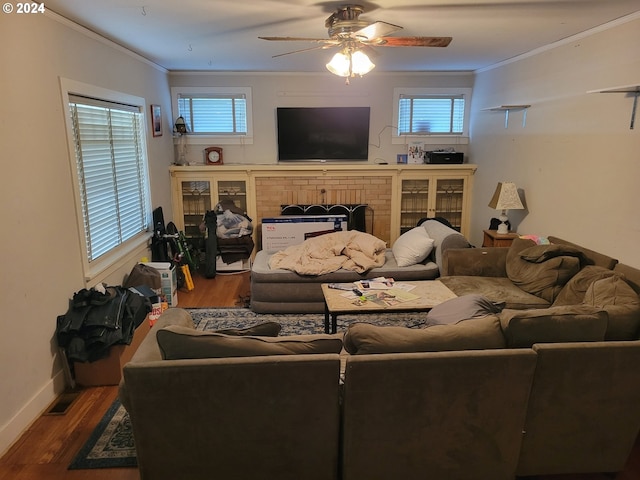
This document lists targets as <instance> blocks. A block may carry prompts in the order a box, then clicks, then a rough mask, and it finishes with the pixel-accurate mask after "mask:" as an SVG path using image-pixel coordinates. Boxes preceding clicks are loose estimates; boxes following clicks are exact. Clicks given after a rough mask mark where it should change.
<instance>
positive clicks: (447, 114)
mask: <svg viewBox="0 0 640 480" xmlns="http://www.w3.org/2000/svg"><path fill="white" fill-rule="evenodd" d="M470 105H471V88H466V87H451V88H448V87H447V88H444V87H437V88H436V87H424V88H394V89H393V130H392V134H391V143H393V144H406V143H408V142H409V141H412V139H413V140H416V141H417V140H419V141H421V142H423V143H425V144H431V145H447V144H449V145H460V144H468V143H469V107H470Z"/></svg>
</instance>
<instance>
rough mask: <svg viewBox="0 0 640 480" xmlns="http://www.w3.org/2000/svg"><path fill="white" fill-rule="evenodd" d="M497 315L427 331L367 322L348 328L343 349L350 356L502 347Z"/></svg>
mask: <svg viewBox="0 0 640 480" xmlns="http://www.w3.org/2000/svg"><path fill="white" fill-rule="evenodd" d="M504 347H505V340H504V336H503V335H502V331H501V329H500V321H499V319H498V317H497V316H495V315H490V316H487V317H483V318H476V319H472V320H465V321H462V322H458V323H456V324H454V325H434V326H431V327H427V328H406V327H380V326H377V325H370V324H368V323H354V324H351V325H349V328H348V329H347V332H346V333H345V335H344V348H345V349H346V350H347V352H349V353H351V354H370V353H409V352H438V351H449V350H484V349H488V348H504Z"/></svg>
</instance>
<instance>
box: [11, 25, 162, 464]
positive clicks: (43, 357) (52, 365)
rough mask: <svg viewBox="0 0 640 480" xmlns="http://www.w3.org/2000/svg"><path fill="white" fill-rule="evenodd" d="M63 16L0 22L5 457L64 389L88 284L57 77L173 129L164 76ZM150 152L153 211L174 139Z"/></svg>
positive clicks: (118, 278) (152, 142) (115, 278)
mask: <svg viewBox="0 0 640 480" xmlns="http://www.w3.org/2000/svg"><path fill="white" fill-rule="evenodd" d="M56 18H57V17H54V16H52V15H50V14H44V15H42V14H38V15H0V37H1V38H0V40H1V41H0V59H2V65H1V67H0V69H1V71H0V92H2V101H1V102H0V145H2V153H1V154H0V155H1V157H2V188H1V189H0V201H1V203H0V204H1V205H2V210H1V211H2V223H1V224H2V227H3V232H2V251H3V255H4V261H3V262H2V263H3V268H2V270H3V272H2V275H1V278H2V280H1V282H2V290H1V291H2V296H3V309H2V310H3V312H2V315H1V316H0V332H2V334H1V335H0V392H2V401H1V404H2V407H1V408H0V453H1V452H4V451H5V450H6V448H7V447H8V446H9V445H10V444H11V442H13V441H14V440H15V439H16V438H17V437H18V435H19V434H20V433H21V431H22V430H23V429H24V428H25V427H27V426H28V425H29V423H30V422H31V421H33V419H35V418H36V417H37V415H38V414H39V413H40V412H41V411H42V410H43V409H45V408H46V407H47V406H48V405H49V404H50V403H51V402H52V401H53V400H54V399H55V396H56V393H59V391H60V389H62V388H64V382H63V376H62V374H61V363H60V361H59V359H58V355H57V347H56V343H55V339H54V332H55V326H56V317H57V315H62V314H64V313H65V311H66V309H67V302H68V298H70V296H71V295H73V293H74V292H76V291H78V290H80V289H82V288H83V287H84V279H83V274H82V268H81V257H80V248H79V240H78V227H77V224H76V214H75V204H74V198H73V188H72V178H71V173H70V164H69V154H68V148H67V140H66V139H67V137H66V130H65V123H64V116H63V115H64V112H63V108H64V106H63V104H62V98H61V93H60V81H59V77H66V78H69V79H72V80H76V81H80V82H84V83H89V84H92V85H96V86H99V87H104V88H107V89H111V90H115V91H120V92H123V93H128V94H131V95H136V96H139V97H144V98H145V99H146V102H147V104H151V103H157V104H160V105H162V106H163V108H164V113H165V116H166V122H167V123H168V122H170V115H169V114H170V97H169V87H168V80H167V74H166V72H164V71H162V70H160V69H158V68H156V67H154V66H151V65H150V64H148V63H146V62H143V61H141V60H140V59H138V58H136V57H135V56H133V55H131V54H129V53H126V52H124V51H123V50H122V49H120V48H114V46H112V45H110V44H107V43H105V42H103V41H99V40H97V39H96V38H97V37H95V36H94V35H89V36H87V35H85V34H83V33H81V31H79V30H78V29H74V28H70V27H69V26H68V24H67V22H66V21H58V20H57V19H56ZM148 149H149V158H150V173H151V180H152V199H153V205H154V206H158V205H166V206H169V205H170V189H169V176H168V173H167V167H168V165H169V164H170V163H171V162H172V161H173V155H172V139H171V136H170V135H168V134H167V133H166V132H165V135H163V136H162V137H158V138H152V137H151V135H150V134H149V140H148ZM130 268H131V265H127V266H126V267H124V268H122V269H121V270H119V271H116V272H114V273H113V274H112V275H111V276H110V277H109V278H107V279H106V280H107V282H108V283H110V284H120V283H122V280H123V277H124V275H125V274H126V273H128V271H129V270H130Z"/></svg>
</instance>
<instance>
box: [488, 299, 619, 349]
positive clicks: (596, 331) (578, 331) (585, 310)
mask: <svg viewBox="0 0 640 480" xmlns="http://www.w3.org/2000/svg"><path fill="white" fill-rule="evenodd" d="M500 323H501V325H502V331H503V332H504V335H505V337H506V339H507V346H508V347H509V348H525V347H531V346H532V345H533V344H534V343H558V342H590V341H591V342H596V341H601V340H604V336H605V331H606V330H607V313H606V312H605V311H603V310H602V309H600V308H598V307H591V306H588V305H568V306H559V307H549V308H541V309H531V310H511V309H505V310H503V311H502V313H501V314H500Z"/></svg>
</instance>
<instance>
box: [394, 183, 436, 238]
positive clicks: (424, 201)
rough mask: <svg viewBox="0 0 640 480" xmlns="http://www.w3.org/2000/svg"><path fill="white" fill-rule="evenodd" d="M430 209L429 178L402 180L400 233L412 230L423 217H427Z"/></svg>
mask: <svg viewBox="0 0 640 480" xmlns="http://www.w3.org/2000/svg"><path fill="white" fill-rule="evenodd" d="M428 209H429V180H428V179H404V180H402V194H401V197H400V233H401V234H402V233H405V232H406V231H408V230H411V229H412V228H413V227H415V226H416V225H417V224H418V221H419V220H420V219H421V218H425V217H427V216H428V215H427V212H428Z"/></svg>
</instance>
